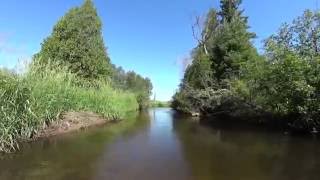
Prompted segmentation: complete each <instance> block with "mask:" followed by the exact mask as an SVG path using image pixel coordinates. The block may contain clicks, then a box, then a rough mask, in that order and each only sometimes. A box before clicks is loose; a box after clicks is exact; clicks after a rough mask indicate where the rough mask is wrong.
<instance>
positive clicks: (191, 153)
mask: <svg viewBox="0 0 320 180" xmlns="http://www.w3.org/2000/svg"><path fill="white" fill-rule="evenodd" d="M174 117H175V120H174V121H173V127H174V129H175V132H176V134H177V137H178V138H179V140H180V141H181V147H182V151H183V154H184V156H185V159H186V161H187V162H189V166H190V168H191V170H192V173H193V175H194V177H195V179H199V180H205V179H281V180H286V179H288V180H291V179H316V177H318V176H319V175H320V172H319V169H320V166H319V165H320V164H319V162H320V159H319V158H318V157H317V154H319V153H320V148H319V147H320V146H319V143H318V142H317V141H313V140H311V139H305V138H297V137H288V136H283V135H281V134H278V133H268V132H260V130H254V129H245V130H241V129H237V128H223V127H220V128H209V127H207V126H202V125H199V124H198V123H196V122H194V121H192V120H191V119H190V118H187V117H183V116H179V115H175V116H174ZM317 179H318V178H317Z"/></svg>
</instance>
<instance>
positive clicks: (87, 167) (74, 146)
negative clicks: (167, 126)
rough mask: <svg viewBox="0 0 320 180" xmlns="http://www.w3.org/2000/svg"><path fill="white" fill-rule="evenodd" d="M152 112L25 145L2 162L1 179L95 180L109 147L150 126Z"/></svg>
mask: <svg viewBox="0 0 320 180" xmlns="http://www.w3.org/2000/svg"><path fill="white" fill-rule="evenodd" d="M148 120H149V115H148V113H141V114H138V115H137V114H130V115H128V117H127V118H126V120H123V121H122V122H120V123H117V124H111V125H108V126H106V127H102V128H93V129H90V130H88V131H86V132H81V133H74V134H67V135H63V136H60V137H56V138H49V139H44V140H41V141H37V142H34V143H28V144H25V145H24V146H23V148H22V151H21V152H20V153H18V154H15V155H11V156H6V157H5V159H2V160H1V161H0V179H10V180H20V179H30V180H38V179H39V180H42V179H80V180H81V179H91V178H92V177H94V175H95V173H96V169H97V167H96V166H98V165H97V162H98V160H99V159H100V157H101V156H102V155H103V154H104V153H105V152H104V151H105V150H106V148H105V147H106V146H108V144H110V143H112V141H113V140H114V139H115V138H116V137H117V136H119V135H123V136H124V137H126V136H127V137H129V136H130V135H132V134H133V133H135V132H137V131H139V129H141V128H143V127H145V126H146V124H147V123H148Z"/></svg>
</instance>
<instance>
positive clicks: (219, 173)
mask: <svg viewBox="0 0 320 180" xmlns="http://www.w3.org/2000/svg"><path fill="white" fill-rule="evenodd" d="M319 153H320V144H319V142H318V140H317V139H312V138H307V137H291V136H285V135H283V134H281V133H276V132H269V131H265V130H261V129H255V128H253V127H250V128H238V127H237V126H234V127H232V126H230V125H223V124H220V125H219V126H216V127H215V126H213V127H212V126H210V127H209V126H207V125H204V124H200V123H199V122H198V121H196V120H194V119H192V118H190V117H186V116H182V115H179V114H176V113H174V112H173V111H171V110H170V109H168V108H156V109H151V110H150V111H148V112H143V113H140V114H139V115H137V114H133V115H131V116H128V118H127V120H126V121H123V122H121V123H119V124H112V125H110V126H106V127H102V128H94V129H91V130H88V131H85V132H81V133H73V134H69V135H65V136H60V137H55V138H50V139H46V140H42V141H39V142H34V143H31V144H25V145H24V146H23V147H22V149H21V152H19V153H17V154H13V155H7V156H5V157H4V158H2V159H1V160H0V180H2V179H4V180H7V179H10V180H18V179H19V180H29V179H30V180H47V179H49V180H51V179H52V180H53V179H54V180H56V179H58V180H60V179H61V180H64V179H65V180H67V179H77V180H78V179H79V180H82V179H83V180H91V179H92V180H102V179H108V180H127V179H128V180H129V179H130V180H131V179H139V180H150V179H152V180H158V179H159V180H163V179H165V180H171V179H172V180H180V179H181V180H213V179H216V180H229V179H237V180H238V179H244V180H250V179H252V180H260V179H261V180H264V179H273V180H278V179H279V180H291V179H295V180H299V179H301V180H302V179H303V180H305V179H308V180H309V179H310V180H313V179H319V178H318V177H319V176H320V171H319V170H320V164H319V162H320V156H319Z"/></svg>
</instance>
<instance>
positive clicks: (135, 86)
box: [112, 66, 153, 110]
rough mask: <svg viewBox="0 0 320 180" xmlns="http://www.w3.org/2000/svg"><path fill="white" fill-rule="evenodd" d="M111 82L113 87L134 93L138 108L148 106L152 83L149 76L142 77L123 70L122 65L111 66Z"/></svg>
mask: <svg viewBox="0 0 320 180" xmlns="http://www.w3.org/2000/svg"><path fill="white" fill-rule="evenodd" d="M112 82H113V85H114V87H116V88H118V89H122V90H125V91H131V92H133V93H135V94H136V97H137V101H138V103H139V108H140V110H142V109H146V108H148V107H149V106H150V96H151V94H152V89H153V86H152V83H151V80H150V79H149V78H144V77H142V76H141V75H139V74H136V73H135V72H134V71H128V72H126V71H124V70H123V69H122V67H118V68H116V67H115V66H113V76H112Z"/></svg>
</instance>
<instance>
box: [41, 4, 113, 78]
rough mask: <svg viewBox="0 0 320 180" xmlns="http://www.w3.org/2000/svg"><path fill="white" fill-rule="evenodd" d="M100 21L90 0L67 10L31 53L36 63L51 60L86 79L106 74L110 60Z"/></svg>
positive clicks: (108, 71) (109, 71)
mask: <svg viewBox="0 0 320 180" xmlns="http://www.w3.org/2000/svg"><path fill="white" fill-rule="evenodd" d="M101 28H102V24H101V20H100V19H99V17H98V14H97V11H96V9H95V7H94V5H93V2H92V1H91V0H85V2H84V4H83V5H82V6H81V7H76V8H73V9H71V10H70V11H69V12H68V13H67V14H66V15H65V16H63V17H62V18H61V19H60V20H59V21H58V23H57V24H56V25H55V26H54V28H53V32H52V34H51V35H50V36H49V37H48V38H47V39H46V40H45V41H44V42H43V43H42V47H41V51H40V52H39V53H38V54H36V55H35V59H36V60H37V61H39V63H40V64H46V63H48V62H50V61H52V62H53V63H55V64H59V65H66V66H68V67H69V69H70V70H71V72H73V73H76V74H78V75H79V76H81V77H84V78H88V79H96V78H99V77H105V76H109V75H110V74H111V64H110V59H109V57H108V56H107V52H106V48H105V45H104V42H103V38H102V32H101Z"/></svg>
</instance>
